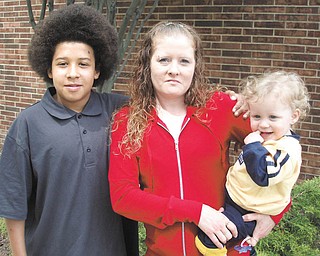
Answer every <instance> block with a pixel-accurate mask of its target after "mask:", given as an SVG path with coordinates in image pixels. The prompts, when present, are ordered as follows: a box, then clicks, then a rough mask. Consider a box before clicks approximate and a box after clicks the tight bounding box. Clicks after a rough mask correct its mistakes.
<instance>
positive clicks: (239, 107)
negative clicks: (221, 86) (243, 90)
mask: <svg viewBox="0 0 320 256" xmlns="http://www.w3.org/2000/svg"><path fill="white" fill-rule="evenodd" d="M226 94H228V95H229V96H230V99H232V100H237V103H236V105H234V107H233V109H232V112H233V113H234V115H235V116H239V115H241V114H242V113H244V114H243V118H244V119H246V118H248V117H249V106H248V104H247V102H246V100H245V99H244V97H243V96H242V95H241V94H237V93H235V92H234V91H231V90H227V91H226Z"/></svg>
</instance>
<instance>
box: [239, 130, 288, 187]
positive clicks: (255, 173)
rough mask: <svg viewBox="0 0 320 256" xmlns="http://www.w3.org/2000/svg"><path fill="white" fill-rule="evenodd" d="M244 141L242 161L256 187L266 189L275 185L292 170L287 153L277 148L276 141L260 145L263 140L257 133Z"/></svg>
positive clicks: (251, 134) (253, 133)
mask: <svg viewBox="0 0 320 256" xmlns="http://www.w3.org/2000/svg"><path fill="white" fill-rule="evenodd" d="M244 141H245V143H246V145H245V146H244V147H243V160H244V162H245V164H246V169H247V172H248V174H249V175H250V177H251V179H252V180H253V181H254V182H255V183H256V184H257V185H259V186H261V187H266V186H269V185H271V184H276V183H278V182H279V181H281V180H283V179H284V178H285V177H286V175H287V174H288V172H287V171H288V170H290V169H292V168H293V167H292V166H291V164H290V161H288V160H289V159H290V156H289V154H288V152H287V151H286V150H284V149H283V148H282V147H280V148H279V145H278V142H277V141H268V142H266V143H265V144H263V145H262V144H261V143H262V142H263V138H262V137H261V136H260V133H259V132H252V133H250V134H249V135H248V136H247V137H246V138H245V140H244ZM281 148H282V149H281ZM288 163H289V165H288Z"/></svg>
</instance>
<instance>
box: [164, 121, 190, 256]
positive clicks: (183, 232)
mask: <svg viewBox="0 0 320 256" xmlns="http://www.w3.org/2000/svg"><path fill="white" fill-rule="evenodd" d="M189 121H190V117H189V118H188V119H187V121H186V122H185V123H184V125H183V126H182V128H181V130H180V134H181V132H182V131H183V129H184V128H185V127H186V125H187V124H188V123H189ZM158 125H160V126H161V127H162V128H163V129H165V130H166V131H167V132H168V133H169V134H170V132H169V130H168V129H167V128H166V127H165V126H164V125H162V124H161V123H159V122H158ZM180 134H179V137H180ZM170 135H171V134H170ZM171 136H172V135H171ZM172 138H173V136H172ZM173 139H174V138H173ZM174 148H175V151H176V157H177V162H178V172H179V187H180V199H182V200H183V199H184V187H183V179H182V168H181V159H180V151H179V139H178V140H175V139H174ZM181 234H182V237H181V239H182V249H183V255H184V256H186V255H187V252H186V239H185V225H184V222H182V223H181Z"/></svg>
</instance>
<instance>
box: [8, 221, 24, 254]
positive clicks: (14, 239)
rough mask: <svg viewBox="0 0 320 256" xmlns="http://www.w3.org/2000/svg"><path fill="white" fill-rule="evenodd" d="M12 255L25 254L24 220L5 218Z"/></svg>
mask: <svg viewBox="0 0 320 256" xmlns="http://www.w3.org/2000/svg"><path fill="white" fill-rule="evenodd" d="M5 221H6V225H7V232H8V236H9V240H10V245H11V250H12V255H13V256H27V252H26V244H25V238H24V226H25V221H24V220H12V219H5Z"/></svg>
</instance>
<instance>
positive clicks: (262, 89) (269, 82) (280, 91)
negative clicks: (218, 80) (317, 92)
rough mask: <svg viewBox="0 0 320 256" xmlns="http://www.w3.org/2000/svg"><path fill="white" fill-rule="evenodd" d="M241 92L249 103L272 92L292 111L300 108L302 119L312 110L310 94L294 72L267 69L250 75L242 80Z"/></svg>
mask: <svg viewBox="0 0 320 256" xmlns="http://www.w3.org/2000/svg"><path fill="white" fill-rule="evenodd" d="M240 93H241V94H242V95H243V96H244V97H245V99H246V100H247V102H248V103H250V102H257V101H258V100H260V99H263V98H264V97H265V96H266V95H268V94H270V93H272V94H274V96H275V97H277V98H278V99H279V100H281V101H282V102H283V103H285V104H289V105H290V107H291V109H292V111H294V110H296V109H299V110H300V119H302V118H304V117H305V116H306V115H307V113H308V112H309V110H310V105H309V94H308V90H307V87H306V86H305V83H304V81H303V80H302V78H301V77H300V76H299V75H298V74H296V73H294V72H286V71H283V70H275V71H271V70H269V71H266V72H265V73H263V74H261V75H258V76H248V77H247V78H246V79H244V80H242V81H241V82H240Z"/></svg>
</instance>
